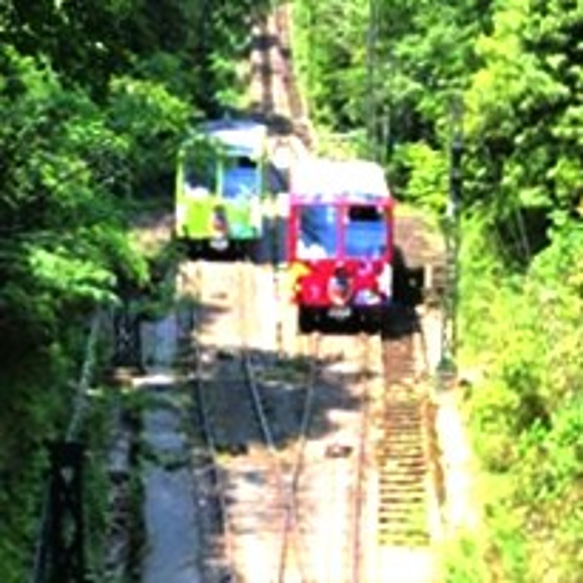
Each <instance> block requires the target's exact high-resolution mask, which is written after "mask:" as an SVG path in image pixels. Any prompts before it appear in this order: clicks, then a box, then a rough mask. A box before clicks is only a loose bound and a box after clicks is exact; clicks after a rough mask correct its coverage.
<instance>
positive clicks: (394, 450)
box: [376, 311, 443, 583]
mask: <svg viewBox="0 0 583 583" xmlns="http://www.w3.org/2000/svg"><path fill="white" fill-rule="evenodd" d="M392 326H393V329H392V330H390V331H389V334H388V337H386V338H385V339H384V341H383V366H384V383H385V386H384V388H383V391H382V392H381V394H380V395H379V398H378V401H377V408H378V426H379V431H378V433H377V435H378V439H377V443H376V463H377V493H376V497H377V529H376V536H377V560H378V561H377V570H378V571H379V572H380V573H381V574H383V575H385V576H386V574H388V573H391V571H394V570H395V566H396V565H400V567H399V569H400V570H401V571H404V572H402V573H401V574H400V575H393V577H394V579H393V580H394V581H395V582H400V581H403V582H405V581H406V582H407V583H413V582H418V581H419V582H428V581H433V579H432V577H433V575H432V573H433V571H434V565H433V563H432V546H431V545H432V542H433V540H434V539H435V537H436V535H437V534H438V533H437V532H436V521H435V516H436V512H438V506H439V503H440V502H441V501H442V500H441V498H442V494H443V488H442V475H441V473H440V468H441V463H440V450H439V447H438V444H437V436H436V432H435V419H434V414H435V407H434V405H433V402H432V398H431V391H430V387H429V386H428V384H427V382H426V381H425V380H424V379H423V377H424V374H420V373H421V372H425V371H422V369H423V368H424V367H425V366H426V363H425V362H420V361H419V352H420V349H422V348H423V347H424V340H423V332H422V329H421V327H420V326H419V323H418V321H417V317H416V314H415V313H414V312H406V311H405V312H403V313H400V314H398V315H396V316H395V321H394V322H393V323H392ZM416 341H418V342H416ZM402 551H407V552H408V553H409V558H408V560H409V561H410V562H411V567H410V570H409V571H408V572H406V571H407V558H406V555H405V554H403V552H402Z"/></svg>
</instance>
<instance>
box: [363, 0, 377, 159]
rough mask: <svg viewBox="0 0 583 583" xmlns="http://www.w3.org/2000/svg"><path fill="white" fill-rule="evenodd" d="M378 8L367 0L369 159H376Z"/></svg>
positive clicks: (366, 113)
mask: <svg viewBox="0 0 583 583" xmlns="http://www.w3.org/2000/svg"><path fill="white" fill-rule="evenodd" d="M378 20H379V8H378V0H369V4H368V28H367V35H366V60H367V95H366V111H365V117H366V123H367V141H368V151H369V156H370V158H371V160H375V161H378V158H379V144H378V141H379V140H378V138H379V136H378V131H379V128H378V119H377V118H378V103H377V87H376V84H377V39H378Z"/></svg>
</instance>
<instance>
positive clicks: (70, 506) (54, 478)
mask: <svg viewBox="0 0 583 583" xmlns="http://www.w3.org/2000/svg"><path fill="white" fill-rule="evenodd" d="M83 456H84V447H83V445H82V444H80V443H78V442H57V443H55V444H53V446H52V447H51V484H50V506H51V520H50V528H49V529H48V537H49V540H48V541H47V545H48V548H49V549H50V551H49V552H48V556H49V557H50V559H49V568H48V579H47V581H48V583H83V582H84V581H85V580H86V577H85V575H86V574H85V553H84V534H85V533H84V530H85V529H84V517H83V480H82V470H83Z"/></svg>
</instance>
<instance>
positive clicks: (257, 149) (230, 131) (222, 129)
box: [201, 119, 267, 158]
mask: <svg viewBox="0 0 583 583" xmlns="http://www.w3.org/2000/svg"><path fill="white" fill-rule="evenodd" d="M201 129H202V131H203V133H205V134H206V135H207V136H210V137H212V138H215V139H216V140H218V141H219V142H221V143H222V144H223V145H224V146H226V148H227V151H228V152H229V153H232V154H235V155H241V156H249V157H251V158H259V157H260V156H262V155H263V153H264V152H265V143H266V142H265V141H266V138H267V126H266V125H264V124H261V123H258V122H256V121H253V120H247V119H237V120H234V119H220V120H211V121H207V122H205V123H204V124H203V125H202V127H201Z"/></svg>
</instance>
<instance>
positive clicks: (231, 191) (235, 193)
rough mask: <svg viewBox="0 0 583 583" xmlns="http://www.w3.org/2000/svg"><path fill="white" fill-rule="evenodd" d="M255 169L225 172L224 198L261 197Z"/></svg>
mask: <svg viewBox="0 0 583 583" xmlns="http://www.w3.org/2000/svg"><path fill="white" fill-rule="evenodd" d="M258 186H259V183H258V180H257V170H256V169H255V168H229V169H228V170H226V172H225V176H224V184H223V196H224V197H225V198H230V199H235V198H251V197H253V196H257V195H259V194H260V193H259V188H258Z"/></svg>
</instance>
